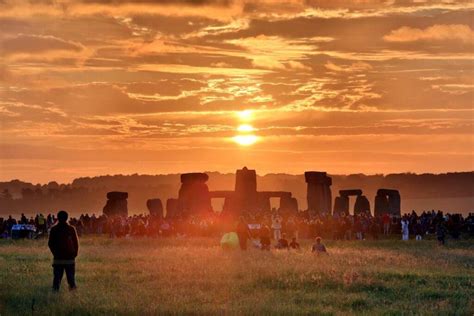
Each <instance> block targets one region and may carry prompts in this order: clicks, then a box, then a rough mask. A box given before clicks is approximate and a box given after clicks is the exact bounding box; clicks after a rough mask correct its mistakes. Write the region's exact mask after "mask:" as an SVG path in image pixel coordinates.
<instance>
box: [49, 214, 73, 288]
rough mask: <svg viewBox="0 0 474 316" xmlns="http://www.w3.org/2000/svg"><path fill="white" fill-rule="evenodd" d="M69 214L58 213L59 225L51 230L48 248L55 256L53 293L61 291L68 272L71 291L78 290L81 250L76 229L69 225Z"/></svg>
mask: <svg viewBox="0 0 474 316" xmlns="http://www.w3.org/2000/svg"><path fill="white" fill-rule="evenodd" d="M67 218H68V214H67V212H65V211H59V212H58V223H57V224H56V225H54V226H53V227H52V228H51V232H50V233H49V241H48V246H49V249H50V250H51V253H52V254H53V257H54V260H53V275H54V279H53V291H59V286H60V285H61V280H62V278H63V274H64V271H66V278H67V283H68V284H69V289H70V290H74V289H75V288H76V282H75V279H74V275H75V267H76V265H75V259H76V257H77V252H78V250H79V242H78V240H77V233H76V229H75V228H74V227H73V226H71V225H69V224H68V223H67Z"/></svg>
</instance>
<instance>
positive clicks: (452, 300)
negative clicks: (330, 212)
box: [0, 237, 474, 315]
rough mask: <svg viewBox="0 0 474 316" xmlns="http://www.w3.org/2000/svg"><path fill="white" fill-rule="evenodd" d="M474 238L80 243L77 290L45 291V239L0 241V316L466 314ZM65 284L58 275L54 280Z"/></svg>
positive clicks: (473, 290)
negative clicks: (312, 245)
mask: <svg viewBox="0 0 474 316" xmlns="http://www.w3.org/2000/svg"><path fill="white" fill-rule="evenodd" d="M473 244H474V243H473V242H472V241H463V242H457V243H454V242H452V243H450V244H449V245H448V246H447V247H438V246H437V245H436V244H435V242H434V241H422V242H415V241H410V242H405V243H404V242H402V241H398V240H392V241H379V242H372V241H365V242H333V243H330V242H328V244H327V246H328V249H329V251H330V255H328V256H315V255H313V254H311V253H310V252H309V244H308V243H305V244H303V250H302V251H301V252H288V251H271V252H261V251H258V250H254V249H251V250H249V251H247V252H240V251H230V252H229V251H227V252H225V251H222V250H221V249H220V247H219V246H218V240H214V239H194V240H178V239H133V240H126V239H122V240H110V239H107V238H103V237H88V238H83V239H82V240H81V249H80V257H79V258H78V261H77V262H78V263H77V281H78V286H79V290H78V291H77V292H74V293H69V292H68V291H67V289H66V284H65V283H63V289H62V291H61V293H60V294H52V293H51V292H50V283H51V273H52V271H51V257H50V254H49V252H48V250H47V247H46V242H45V241H19V242H12V241H0V314H1V315H13V314H15V315H18V314H23V315H26V314H31V313H32V308H31V307H32V302H33V300H34V313H35V314H68V315H75V314H81V315H82V314H94V315H96V314H104V315H113V314H137V315H138V314H140V315H143V314H223V313H226V314H259V315H261V314H285V315H287V314H411V313H414V314H416V313H422V314H439V313H441V314H443V313H445V314H465V315H472V314H473V313H474V307H473V301H472V297H474V295H473V294H474V275H473V271H474V269H473V268H474V251H473V250H474V245H473ZM63 282H65V280H63Z"/></svg>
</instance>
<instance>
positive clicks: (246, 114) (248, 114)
mask: <svg viewBox="0 0 474 316" xmlns="http://www.w3.org/2000/svg"><path fill="white" fill-rule="evenodd" d="M237 116H238V117H239V118H240V120H242V121H248V120H250V119H251V118H252V116H253V111H252V110H244V111H240V112H237Z"/></svg>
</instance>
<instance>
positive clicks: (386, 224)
mask: <svg viewBox="0 0 474 316" xmlns="http://www.w3.org/2000/svg"><path fill="white" fill-rule="evenodd" d="M382 223H383V234H384V236H388V235H389V234H390V215H389V214H388V213H385V214H383V216H382Z"/></svg>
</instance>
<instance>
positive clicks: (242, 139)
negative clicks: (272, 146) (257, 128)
mask: <svg viewBox="0 0 474 316" xmlns="http://www.w3.org/2000/svg"><path fill="white" fill-rule="evenodd" d="M232 139H233V141H234V142H236V143H237V144H239V145H241V146H250V145H253V144H255V143H256V142H257V141H258V136H256V135H237V136H234V137H233V138H232Z"/></svg>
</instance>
